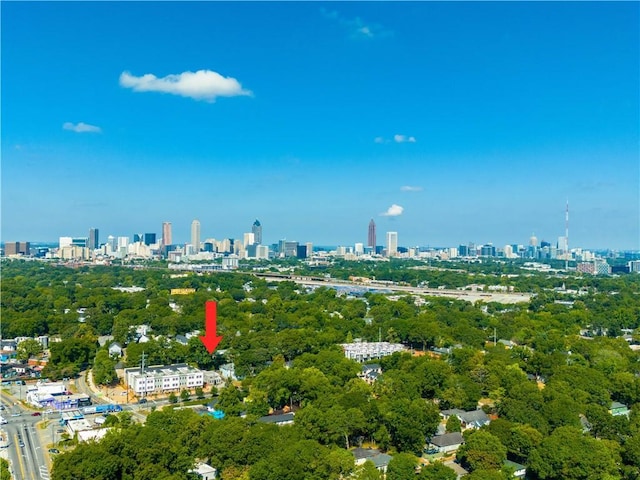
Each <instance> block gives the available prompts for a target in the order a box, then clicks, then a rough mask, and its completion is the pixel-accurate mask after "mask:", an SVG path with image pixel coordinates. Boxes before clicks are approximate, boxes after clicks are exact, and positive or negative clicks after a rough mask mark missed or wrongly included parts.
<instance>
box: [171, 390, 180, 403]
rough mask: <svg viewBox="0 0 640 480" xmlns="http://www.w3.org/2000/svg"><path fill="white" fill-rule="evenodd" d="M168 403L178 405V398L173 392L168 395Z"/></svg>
mask: <svg viewBox="0 0 640 480" xmlns="http://www.w3.org/2000/svg"><path fill="white" fill-rule="evenodd" d="M169 403H178V396H177V395H176V394H175V393H173V392H171V393H170V394H169Z"/></svg>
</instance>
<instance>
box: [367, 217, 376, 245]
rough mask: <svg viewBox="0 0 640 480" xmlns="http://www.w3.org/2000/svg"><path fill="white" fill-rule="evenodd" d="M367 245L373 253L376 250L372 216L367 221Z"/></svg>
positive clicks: (374, 225) (374, 224) (374, 227)
mask: <svg viewBox="0 0 640 480" xmlns="http://www.w3.org/2000/svg"><path fill="white" fill-rule="evenodd" d="M367 247H369V248H372V249H373V251H374V253H375V250H376V222H374V221H373V218H372V219H371V221H370V222H369V233H368V235H367Z"/></svg>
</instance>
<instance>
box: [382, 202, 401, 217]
mask: <svg viewBox="0 0 640 480" xmlns="http://www.w3.org/2000/svg"><path fill="white" fill-rule="evenodd" d="M403 211H404V208H403V207H401V206H400V205H396V204H395V203H394V204H393V205H391V206H390V207H389V208H388V209H387V211H386V212H383V213H381V214H380V215H382V216H383V217H398V216H400V215H402V212H403Z"/></svg>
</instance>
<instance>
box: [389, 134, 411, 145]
mask: <svg viewBox="0 0 640 480" xmlns="http://www.w3.org/2000/svg"><path fill="white" fill-rule="evenodd" d="M393 141H394V142H396V143H407V142H408V143H416V137H408V136H407V135H400V134H396V135H394V136H393Z"/></svg>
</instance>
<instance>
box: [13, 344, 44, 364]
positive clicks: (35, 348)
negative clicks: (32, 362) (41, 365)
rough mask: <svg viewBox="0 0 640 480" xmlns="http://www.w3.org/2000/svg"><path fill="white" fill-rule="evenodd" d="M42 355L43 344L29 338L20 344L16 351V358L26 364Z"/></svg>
mask: <svg viewBox="0 0 640 480" xmlns="http://www.w3.org/2000/svg"><path fill="white" fill-rule="evenodd" d="M41 353H42V344H41V343H40V342H39V341H37V340H35V339H33V338H27V339H26V340H23V341H21V342H20V343H19V344H18V347H17V349H16V358H17V359H18V360H20V361H21V362H25V361H27V360H28V359H30V358H31V357H35V356H36V355H39V354H41Z"/></svg>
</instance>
